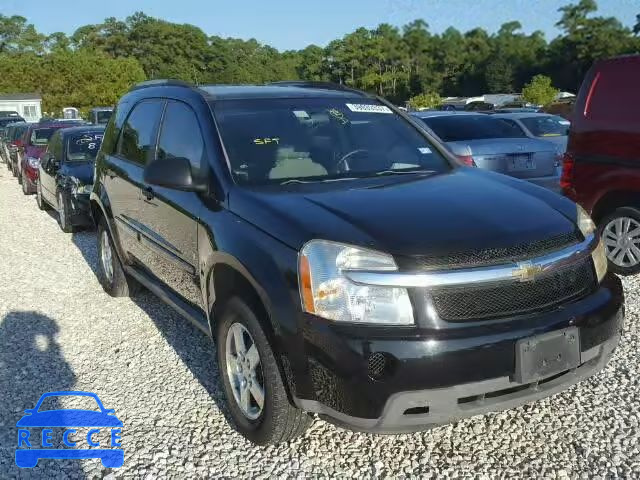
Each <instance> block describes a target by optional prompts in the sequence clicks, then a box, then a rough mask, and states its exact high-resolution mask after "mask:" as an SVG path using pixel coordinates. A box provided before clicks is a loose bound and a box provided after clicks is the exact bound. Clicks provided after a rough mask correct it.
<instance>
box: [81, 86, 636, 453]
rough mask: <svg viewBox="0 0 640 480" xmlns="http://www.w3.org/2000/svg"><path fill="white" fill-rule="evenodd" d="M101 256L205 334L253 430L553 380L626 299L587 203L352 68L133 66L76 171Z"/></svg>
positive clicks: (491, 398) (600, 358)
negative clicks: (233, 77) (89, 160)
mask: <svg viewBox="0 0 640 480" xmlns="http://www.w3.org/2000/svg"><path fill="white" fill-rule="evenodd" d="M90 200H91V209H92V216H93V218H94V220H95V222H96V224H97V227H98V237H97V238H98V255H99V259H100V261H99V271H98V276H99V279H100V282H101V284H102V286H103V287H104V289H105V290H106V291H107V293H109V294H110V295H113V296H126V295H132V294H133V293H134V292H135V290H136V288H137V287H138V286H140V285H142V286H144V287H146V288H147V289H149V290H150V291H152V292H153V293H155V294H156V295H157V296H159V297H160V298H161V299H162V300H164V301H165V302H166V303H167V304H169V305H171V306H172V307H173V308H175V309H176V310H177V311H178V312H180V313H181V314H182V315H183V316H185V317H186V318H188V319H190V320H191V321H193V322H194V323H195V325H196V326H198V327H199V328H201V329H202V330H203V331H205V332H206V333H208V334H210V335H211V336H212V337H213V338H214V339H215V341H216V343H217V356H218V364H219V371H220V372H221V373H220V376H221V383H222V386H223V389H224V393H225V397H226V400H227V404H228V408H229V412H230V414H231V417H232V419H233V422H234V423H235V426H236V428H237V429H238V431H239V432H240V433H242V434H243V435H244V436H245V437H247V438H248V439H249V440H251V441H253V442H255V443H257V444H262V445H264V444H270V443H278V442H282V441H287V440H290V439H292V438H294V437H295V436H297V435H300V434H301V433H302V432H304V431H305V429H306V428H307V427H308V426H309V424H310V422H311V418H312V417H311V415H310V414H313V413H315V414H318V415H320V416H321V417H322V418H325V419H327V420H329V421H331V422H334V423H336V424H338V425H341V426H344V427H346V428H350V429H353V430H359V431H367V432H384V433H396V432H407V431H415V430H421V429H427V428H430V427H433V426H435V425H439V424H443V423H447V422H451V421H455V420H456V419H459V418H462V417H467V416H471V415H477V414H482V413H486V412H489V411H495V410H501V409H506V408H512V407H515V406H517V405H521V404H523V403H525V402H529V401H532V400H537V399H540V398H543V397H546V396H548V395H551V394H553V393H556V392H559V391H561V390H564V389H566V388H568V387H569V386H570V385H572V384H575V383H576V382H578V381H580V380H582V379H584V378H586V377H588V376H590V375H593V374H594V373H595V372H597V371H598V370H599V369H601V368H602V367H603V366H604V365H605V364H606V363H607V361H608V359H609V358H610V356H611V354H612V351H613V350H614V348H615V346H616V345H617V343H618V341H619V338H620V332H621V328H622V323H623V319H624V308H623V303H624V302H623V293H622V288H621V283H620V281H619V279H618V278H617V277H615V276H614V275H613V274H611V273H607V261H606V256H605V253H604V248H603V245H602V243H600V238H599V236H598V234H597V231H596V229H595V226H594V224H593V222H592V221H591V218H590V217H589V216H588V215H587V214H586V213H585V211H584V210H582V209H581V208H579V207H577V206H576V204H575V203H573V202H572V201H570V200H568V199H566V198H563V197H561V196H559V195H556V194H555V193H552V192H550V191H547V190H545V189H542V188H540V187H538V186H535V185H531V184H529V183H527V182H524V181H522V180H518V179H514V178H510V177H507V176H502V175H499V174H496V173H491V172H487V171H482V170H480V169H477V168H470V167H466V166H461V165H460V163H459V162H458V161H457V159H456V158H455V157H454V156H453V155H452V154H451V153H450V152H449V151H448V150H447V149H446V147H443V145H442V144H441V143H440V142H439V141H438V140H437V139H435V138H433V136H432V135H431V134H430V133H429V132H427V131H426V129H424V128H423V127H421V125H420V124H419V123H418V122H417V121H416V120H415V119H412V118H410V117H408V116H407V115H405V114H403V113H402V112H400V111H399V110H398V109H396V108H395V107H394V106H393V105H391V104H388V103H387V102H386V101H384V100H383V99H380V98H376V97H374V96H370V95H368V94H366V93H363V92H360V91H357V90H352V89H349V88H346V87H341V86H334V85H330V84H323V83H304V82H281V83H277V84H271V85H263V86H200V87H194V86H190V85H188V84H185V83H182V82H178V81H152V82H145V83H143V84H140V85H137V86H135V87H133V88H132V89H131V90H130V91H129V92H128V93H127V94H126V95H125V96H124V97H123V98H122V99H121V100H120V102H119V104H118V105H117V108H116V109H115V111H114V113H113V116H112V117H111V119H110V121H109V123H108V126H107V129H106V132H105V136H104V140H103V144H102V147H101V150H100V152H99V154H98V157H97V160H96V173H95V184H94V187H93V191H92V192H91V197H90Z"/></svg>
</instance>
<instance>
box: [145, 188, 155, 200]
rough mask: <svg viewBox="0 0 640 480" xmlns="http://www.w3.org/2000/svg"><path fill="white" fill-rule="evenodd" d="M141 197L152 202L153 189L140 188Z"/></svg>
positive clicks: (153, 196)
mask: <svg viewBox="0 0 640 480" xmlns="http://www.w3.org/2000/svg"><path fill="white" fill-rule="evenodd" d="M142 195H143V196H144V197H145V198H146V199H147V200H152V199H153V198H155V196H156V194H155V193H153V188H151V187H144V188H142Z"/></svg>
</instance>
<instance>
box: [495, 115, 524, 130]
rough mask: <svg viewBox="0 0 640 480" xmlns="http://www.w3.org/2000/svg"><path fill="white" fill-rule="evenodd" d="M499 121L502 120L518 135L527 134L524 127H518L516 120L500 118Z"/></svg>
mask: <svg viewBox="0 0 640 480" xmlns="http://www.w3.org/2000/svg"><path fill="white" fill-rule="evenodd" d="M498 120H500V121H501V122H504V123H505V124H506V125H507V126H508V127H509V128H511V129H513V130H514V131H515V132H517V133H521V134H524V133H525V132H524V130H522V127H521V126H520V125H518V124H517V123H516V122H515V121H514V120H511V119H510V118H499V119H498Z"/></svg>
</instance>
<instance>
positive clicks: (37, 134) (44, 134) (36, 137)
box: [30, 128, 58, 145]
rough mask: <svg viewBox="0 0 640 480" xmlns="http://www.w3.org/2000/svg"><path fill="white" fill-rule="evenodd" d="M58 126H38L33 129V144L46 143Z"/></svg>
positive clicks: (31, 140)
mask: <svg viewBox="0 0 640 480" xmlns="http://www.w3.org/2000/svg"><path fill="white" fill-rule="evenodd" d="M56 130H58V128H36V129H34V130H32V131H31V139H30V142H31V145H46V144H48V143H49V139H50V138H51V136H52V135H53V134H54V133H55V131H56Z"/></svg>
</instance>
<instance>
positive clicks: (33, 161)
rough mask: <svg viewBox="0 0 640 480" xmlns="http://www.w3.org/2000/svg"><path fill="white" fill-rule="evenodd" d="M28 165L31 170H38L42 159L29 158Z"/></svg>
mask: <svg viewBox="0 0 640 480" xmlns="http://www.w3.org/2000/svg"><path fill="white" fill-rule="evenodd" d="M27 163H28V164H29V166H30V167H31V168H38V165H40V159H38V158H35V157H27Z"/></svg>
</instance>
